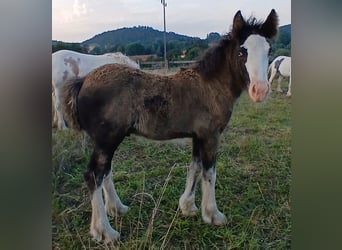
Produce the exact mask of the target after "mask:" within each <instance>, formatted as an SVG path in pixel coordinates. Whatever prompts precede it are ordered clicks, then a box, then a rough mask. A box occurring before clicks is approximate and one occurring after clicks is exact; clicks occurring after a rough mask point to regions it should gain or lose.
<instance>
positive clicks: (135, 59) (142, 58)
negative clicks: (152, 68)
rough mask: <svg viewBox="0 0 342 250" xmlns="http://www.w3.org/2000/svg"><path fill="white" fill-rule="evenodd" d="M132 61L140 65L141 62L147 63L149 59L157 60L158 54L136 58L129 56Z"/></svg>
mask: <svg viewBox="0 0 342 250" xmlns="http://www.w3.org/2000/svg"><path fill="white" fill-rule="evenodd" d="M128 57H129V58H130V59H131V60H133V61H135V62H137V63H139V62H146V61H147V60H149V59H151V58H152V59H155V58H157V55H156V54H151V55H136V56H128Z"/></svg>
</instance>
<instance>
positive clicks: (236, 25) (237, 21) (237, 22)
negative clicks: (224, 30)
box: [232, 10, 245, 38]
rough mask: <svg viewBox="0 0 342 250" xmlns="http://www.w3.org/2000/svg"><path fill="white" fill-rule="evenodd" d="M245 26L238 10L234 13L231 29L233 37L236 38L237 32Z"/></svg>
mask: <svg viewBox="0 0 342 250" xmlns="http://www.w3.org/2000/svg"><path fill="white" fill-rule="evenodd" d="M244 25H245V20H244V19H243V17H242V15H241V11H240V10H239V11H238V12H236V14H235V16H234V19H233V29H232V34H233V36H234V37H236V38H238V37H239V32H240V30H241V29H242V28H243V26H244Z"/></svg>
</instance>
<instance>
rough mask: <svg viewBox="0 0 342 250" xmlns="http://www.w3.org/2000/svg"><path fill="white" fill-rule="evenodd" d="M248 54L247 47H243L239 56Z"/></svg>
mask: <svg viewBox="0 0 342 250" xmlns="http://www.w3.org/2000/svg"><path fill="white" fill-rule="evenodd" d="M246 55H247V49H245V48H243V47H241V48H240V50H239V53H238V57H242V56H246Z"/></svg>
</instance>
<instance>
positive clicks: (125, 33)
mask: <svg viewBox="0 0 342 250" xmlns="http://www.w3.org/2000/svg"><path fill="white" fill-rule="evenodd" d="M166 33H167V35H166V36H167V40H168V41H172V40H175V41H182V42H190V43H191V42H201V41H202V39H200V38H198V37H190V36H185V35H180V34H176V33H174V32H166ZM163 39H164V32H163V31H159V30H156V29H153V28H151V27H148V26H138V27H136V26H135V27H132V28H121V29H117V30H111V31H106V32H103V33H101V34H98V35H96V36H94V37H92V38H90V39H88V40H86V41H84V42H82V43H81V45H83V46H84V45H98V46H101V47H105V48H106V47H110V46H113V45H118V44H122V45H126V44H129V43H141V44H142V45H144V46H146V45H149V44H152V43H155V42H156V41H162V40H163Z"/></svg>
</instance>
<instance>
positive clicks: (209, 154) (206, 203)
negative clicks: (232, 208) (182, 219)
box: [201, 138, 227, 225]
mask: <svg viewBox="0 0 342 250" xmlns="http://www.w3.org/2000/svg"><path fill="white" fill-rule="evenodd" d="M217 146H218V138H210V139H207V140H204V141H203V145H202V148H201V156H202V164H203V174H202V218H203V220H204V221H205V222H206V223H209V224H214V225H222V224H225V223H226V222H227V219H226V216H225V215H224V214H223V213H221V212H220V211H219V210H218V209H217V205H216V198H215V182H216V166H215V164H216V151H217Z"/></svg>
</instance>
